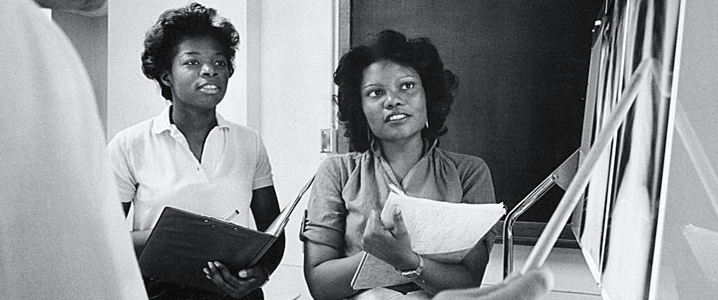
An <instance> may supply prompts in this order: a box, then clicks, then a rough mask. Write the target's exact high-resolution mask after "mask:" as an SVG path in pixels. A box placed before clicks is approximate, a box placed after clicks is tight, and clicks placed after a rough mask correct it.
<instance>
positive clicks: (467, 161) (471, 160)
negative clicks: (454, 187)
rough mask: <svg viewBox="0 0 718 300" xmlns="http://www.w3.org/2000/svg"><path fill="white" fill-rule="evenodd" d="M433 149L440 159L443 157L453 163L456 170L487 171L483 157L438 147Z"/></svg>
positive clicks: (487, 167) (487, 166)
mask: <svg viewBox="0 0 718 300" xmlns="http://www.w3.org/2000/svg"><path fill="white" fill-rule="evenodd" d="M435 150H436V154H437V157H439V158H440V159H445V160H446V161H447V162H449V163H451V164H453V165H454V166H455V167H456V169H457V170H460V171H461V170H464V171H474V172H476V171H478V172H488V171H489V165H488V164H487V163H486V161H484V159H482V158H480V157H478V156H474V155H469V154H462V153H456V152H451V151H447V150H444V149H439V148H436V149H435Z"/></svg>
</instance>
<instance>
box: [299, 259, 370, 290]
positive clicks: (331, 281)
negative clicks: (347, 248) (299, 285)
mask: <svg viewBox="0 0 718 300" xmlns="http://www.w3.org/2000/svg"><path fill="white" fill-rule="evenodd" d="M361 258H362V253H361V252H360V253H357V254H355V255H352V256H350V257H344V258H336V259H331V260H327V261H325V262H323V263H321V264H319V265H317V266H314V267H309V268H307V267H306V265H305V277H306V280H307V285H308V286H309V291H310V292H311V294H312V297H313V298H314V299H316V300H322V299H343V298H347V297H349V296H351V295H353V294H355V293H356V292H357V291H355V290H354V289H353V288H352V287H351V280H352V277H353V276H354V271H355V270H356V268H357V267H358V266H359V262H360V261H361ZM305 264H306V262H305Z"/></svg>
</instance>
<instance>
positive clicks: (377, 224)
mask: <svg viewBox="0 0 718 300" xmlns="http://www.w3.org/2000/svg"><path fill="white" fill-rule="evenodd" d="M383 230H384V225H383V224H382V223H381V220H380V217H379V212H378V211H377V210H376V209H372V211H371V213H370V214H369V219H368V220H367V221H366V227H365V228H364V235H365V236H366V235H367V234H375V233H380V232H382V231H383Z"/></svg>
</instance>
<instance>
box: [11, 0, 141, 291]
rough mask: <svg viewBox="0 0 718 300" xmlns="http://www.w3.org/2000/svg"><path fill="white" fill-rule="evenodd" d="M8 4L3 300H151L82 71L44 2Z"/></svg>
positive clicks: (27, 0)
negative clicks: (42, 6) (110, 190)
mask: <svg viewBox="0 0 718 300" xmlns="http://www.w3.org/2000/svg"><path fill="white" fill-rule="evenodd" d="M3 3H4V4H5V5H4V7H3V9H2V10H0V40H2V45H3V46H2V48H3V51H1V52H0V60H1V61H3V62H4V63H5V68H4V70H5V72H2V74H1V75H0V77H1V78H0V87H1V88H2V96H0V97H1V99H0V115H1V116H0V134H1V136H2V143H0V169H1V170H2V172H1V173H0V190H2V193H1V194H0V207H2V209H0V299H133V300H134V299H147V295H146V294H145V290H144V286H143V283H142V279H141V277H140V272H139V268H138V266H137V263H136V260H135V257H134V252H133V249H132V243H131V240H130V235H129V233H128V232H127V230H126V228H125V226H124V223H123V222H124V221H123V219H124V216H123V214H122V208H121V206H120V205H119V204H118V201H117V199H116V198H113V197H116V193H114V192H113V193H108V191H107V188H108V184H109V183H110V180H111V178H112V177H111V176H110V175H111V173H110V172H109V164H108V161H107V157H106V155H105V141H104V135H103V133H102V128H103V127H102V126H101V123H100V120H99V117H98V116H97V109H96V103H95V97H94V94H93V90H92V86H91V84H90V80H89V78H88V76H87V73H86V71H85V69H84V66H83V64H82V61H81V60H80V58H79V56H78V55H77V53H76V51H75V49H74V48H73V47H72V45H71V43H70V41H69V40H68V39H67V37H66V36H65V34H64V33H63V32H62V30H61V29H60V28H59V27H57V26H56V25H55V24H54V23H53V22H52V21H51V20H50V19H49V18H48V17H47V16H45V15H43V14H42V13H41V11H40V9H39V6H38V5H37V4H36V3H35V2H32V1H30V0H7V1H5V2H3ZM109 186H113V185H109Z"/></svg>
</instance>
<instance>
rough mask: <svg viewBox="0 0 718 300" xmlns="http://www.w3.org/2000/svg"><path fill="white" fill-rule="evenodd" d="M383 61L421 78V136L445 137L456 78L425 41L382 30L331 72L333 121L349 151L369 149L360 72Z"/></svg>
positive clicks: (354, 49) (367, 126)
mask: <svg viewBox="0 0 718 300" xmlns="http://www.w3.org/2000/svg"><path fill="white" fill-rule="evenodd" d="M383 60H388V61H392V62H395V63H397V64H400V65H402V66H404V67H409V68H412V69H413V70H414V71H416V72H417V73H418V74H419V76H420V77H421V82H422V84H423V86H424V92H425V94H426V107H427V108H426V110H427V115H428V120H429V127H428V128H424V129H423V130H422V136H423V137H424V138H427V139H430V140H435V139H437V138H438V137H439V136H441V135H443V134H445V133H446V132H447V131H448V129H447V128H446V126H444V122H445V121H446V117H447V116H448V115H449V112H450V111H451V105H452V104H453V102H454V95H455V92H456V90H457V88H458V85H459V81H458V78H457V77H456V75H454V73H452V72H451V71H449V70H447V69H445V68H444V63H443V62H442V60H441V58H440V57H439V52H438V51H437V50H436V47H435V46H434V45H433V44H432V43H431V41H430V40H429V39H428V38H415V39H407V37H406V36H404V35H403V34H401V33H399V32H396V31H393V30H384V31H382V32H380V33H379V34H378V35H377V36H376V39H375V40H374V41H373V43H371V44H370V45H362V46H357V47H354V48H352V49H351V50H349V52H347V53H346V54H344V55H343V56H342V58H341V59H340V60H339V66H338V67H337V69H336V71H335V72H334V83H335V84H336V85H337V86H338V93H337V95H335V97H334V101H335V102H336V104H337V106H338V108H339V112H338V113H337V117H338V118H339V121H341V123H342V125H344V128H345V133H344V136H346V137H347V138H349V143H350V147H351V150H353V151H359V152H363V151H366V150H367V149H369V146H370V141H369V130H370V129H369V125H368V123H367V120H366V116H365V115H364V111H363V109H362V99H361V83H362V79H363V74H364V70H365V69H366V68H367V67H369V65H371V64H373V63H375V62H377V61H383Z"/></svg>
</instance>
